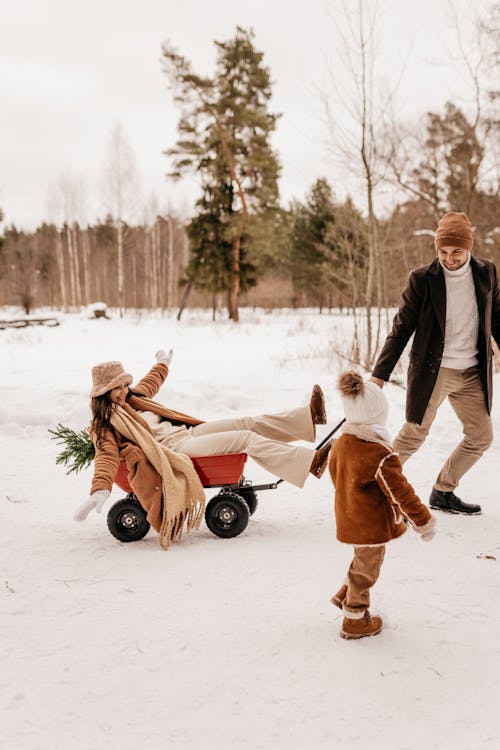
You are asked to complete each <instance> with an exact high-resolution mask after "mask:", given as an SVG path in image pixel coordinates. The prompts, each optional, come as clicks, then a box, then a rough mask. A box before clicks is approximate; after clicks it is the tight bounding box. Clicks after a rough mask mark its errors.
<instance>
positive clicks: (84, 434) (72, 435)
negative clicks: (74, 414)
mask: <svg viewBox="0 0 500 750" xmlns="http://www.w3.org/2000/svg"><path fill="white" fill-rule="evenodd" d="M49 432H50V433H51V435H52V440H55V441H56V443H58V444H63V445H64V446H65V448H64V449H63V450H62V451H61V452H60V453H59V455H58V456H57V458H56V464H62V465H63V466H68V467H69V468H68V471H67V472H66V474H71V472H73V471H74V472H75V474H77V473H78V472H79V471H81V470H82V469H86V468H87V467H88V466H90V464H91V463H92V461H93V460H94V455H95V448H94V444H93V443H92V440H91V439H90V436H89V431H88V429H87V428H86V427H85V428H84V429H83V430H80V432H75V431H74V430H71V429H70V428H69V427H65V426H64V425H62V424H58V425H57V428H56V429H55V430H49Z"/></svg>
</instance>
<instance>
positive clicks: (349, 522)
mask: <svg viewBox="0 0 500 750" xmlns="http://www.w3.org/2000/svg"><path fill="white" fill-rule="evenodd" d="M338 387H339V390H340V393H341V397H342V403H343V407H344V412H345V417H346V422H345V424H344V427H343V434H342V435H341V437H340V438H339V439H338V440H337V441H336V443H335V444H334V446H333V448H332V450H331V453H330V458H329V468H330V474H331V477H332V480H333V484H334V485H335V517H336V522H337V539H338V540H339V541H341V542H345V543H347V544H352V545H354V557H353V560H352V562H351V565H350V567H349V570H348V572H347V579H346V583H345V584H344V585H343V586H342V587H341V588H340V590H339V591H338V592H337V594H335V596H333V597H332V600H331V601H332V603H333V604H335V605H336V606H337V607H339V608H341V609H343V611H344V621H343V624H342V630H341V633H340V635H341V636H342V637H343V638H363V637H365V636H369V635H376V634H377V633H379V632H380V631H381V630H382V626H383V623H382V619H381V618H380V617H371V616H370V612H369V606H370V588H371V587H372V586H373V585H374V584H375V582H376V581H377V579H378V577H379V573H380V568H381V566H382V562H383V560H384V554H385V545H386V542H389V541H391V540H392V539H396V538H397V537H399V536H401V535H402V534H404V533H405V531H406V524H407V523H409V524H410V525H411V526H413V528H414V529H415V531H417V532H418V533H419V534H421V535H422V539H424V540H425V541H428V540H430V539H432V537H433V536H434V526H435V523H436V522H435V519H434V517H433V516H432V514H431V513H430V512H429V510H428V508H427V507H426V506H425V505H423V503H422V502H421V501H420V499H419V498H418V497H417V495H416V494H415V492H414V490H413V487H412V486H411V485H410V484H409V482H408V481H407V479H406V478H405V477H404V475H403V471H402V468H401V462H400V460H399V457H398V454H397V453H395V452H394V450H393V449H392V446H391V443H390V436H389V434H388V432H387V430H386V427H385V424H386V421H387V413H388V402H387V399H386V397H385V395H384V393H383V392H382V390H381V388H379V387H378V386H377V385H376V384H375V383H372V382H364V381H363V379H362V377H361V375H359V374H358V373H356V372H345V373H343V374H342V375H341V376H340V378H339V381H338Z"/></svg>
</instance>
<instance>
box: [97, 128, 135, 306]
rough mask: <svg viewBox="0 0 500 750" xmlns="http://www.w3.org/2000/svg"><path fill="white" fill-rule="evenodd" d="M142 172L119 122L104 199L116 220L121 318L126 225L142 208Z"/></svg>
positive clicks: (108, 157) (111, 144)
mask: <svg viewBox="0 0 500 750" xmlns="http://www.w3.org/2000/svg"><path fill="white" fill-rule="evenodd" d="M138 182H139V180H138V172H137V167H136V158H135V154H134V151H133V149H132V146H131V144H130V142H129V140H128V138H127V136H126V134H125V131H124V129H123V126H122V124H121V123H120V122H117V123H115V125H114V127H113V129H112V131H111V133H110V135H109V138H108V141H107V145H106V160H105V164H104V200H105V204H106V207H107V210H108V211H109V213H110V215H111V216H112V218H113V221H114V226H115V230H116V243H117V257H118V262H117V289H118V307H119V310H120V316H122V315H123V309H124V306H125V292H124V284H125V279H124V263H123V254H124V236H125V222H126V221H131V220H132V219H133V216H134V213H135V211H136V210H137V208H138V200H139V197H138V193H139V190H138Z"/></svg>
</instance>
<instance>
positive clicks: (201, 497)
mask: <svg viewBox="0 0 500 750" xmlns="http://www.w3.org/2000/svg"><path fill="white" fill-rule="evenodd" d="M141 422H142V419H141V420H140V421H139V420H138V419H135V418H134V415H133V414H129V413H128V412H127V410H125V409H122V408H121V407H117V408H116V409H115V411H114V412H113V414H112V417H111V424H112V425H113V427H115V429H117V430H118V432H120V433H121V434H122V435H124V437H126V438H127V439H129V440H132V441H133V442H134V443H135V444H136V445H137V446H138V447H139V448H140V449H141V450H142V451H143V452H144V454H145V456H146V458H147V459H148V460H149V461H150V463H151V464H152V465H153V466H154V468H155V469H156V471H157V472H158V473H159V474H160V476H161V478H162V501H161V508H160V515H161V520H160V531H159V533H158V542H159V544H160V546H161V548H162V549H164V550H167V549H168V548H169V546H170V543H171V542H175V541H177V540H179V539H180V538H181V536H182V532H183V529H184V526H185V527H186V531H187V532H189V531H191V530H193V529H195V530H196V529H198V528H199V526H200V524H201V521H202V519H203V516H204V511H205V493H204V491H203V486H202V484H201V481H200V478H199V476H198V475H197V473H196V470H195V468H194V466H193V463H192V461H191V459H190V458H188V456H185V455H183V454H182V453H175V452H173V451H170V450H169V449H168V448H166V447H165V446H163V445H160V443H158V442H157V441H156V440H155V438H154V437H153V434H152V433H151V432H150V431H148V430H149V426H148V425H146V428H148V429H145V427H143V425H142V424H141ZM175 472H177V475H180V477H182V481H178V482H177V483H176V482H175ZM139 500H140V498H139ZM169 500H170V502H169ZM179 505H180V506H181V507H179Z"/></svg>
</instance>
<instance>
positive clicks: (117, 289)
mask: <svg viewBox="0 0 500 750" xmlns="http://www.w3.org/2000/svg"><path fill="white" fill-rule="evenodd" d="M499 8H500V6H499V4H498V3H493V5H492V7H491V14H490V16H489V17H487V18H485V19H483V20H482V21H481V22H480V30H481V32H482V34H483V37H482V38H483V39H484V40H485V41H484V44H483V46H482V48H481V52H482V60H483V63H484V60H486V61H487V65H488V73H489V75H488V76H486V78H481V76H480V75H479V73H478V72H477V71H478V70H479V68H478V69H474V71H473V72H474V75H471V85H472V89H473V91H474V96H475V98H474V102H475V104H474V106H472V107H471V108H469V109H468V110H467V111H465V109H464V108H462V107H460V106H459V105H458V104H457V103H456V102H451V101H448V102H445V103H443V108H442V110H440V111H433V112H428V113H427V114H426V115H425V116H424V117H421V118H418V121H415V122H414V123H408V122H406V123H405V124H404V126H402V125H401V124H400V123H397V122H396V121H395V120H394V118H393V119H389V120H388V119H387V118H384V117H382V116H381V115H380V116H379V115H378V114H377V112H376V111H375V109H373V107H372V104H371V102H372V101H373V100H374V93H375V92H374V91H373V90H368V89H366V88H364V86H365V85H367V84H366V81H368V80H370V81H372V80H373V75H370V76H367V75H366V73H367V71H368V70H372V68H373V64H374V61H373V60H371V59H370V47H369V41H370V39H371V37H372V34H371V31H372V30H371V29H369V28H367V29H366V30H365V31H363V26H362V25H359V29H360V31H359V36H358V38H357V39H354V42H352V44H353V45H354V46H353V48H352V49H350V50H347V51H346V54H347V52H348V53H349V54H352V56H353V58H352V59H351V70H354V71H356V72H357V74H358V75H357V76H356V78H355V80H353V89H352V93H353V97H355V101H356V104H357V105H359V106H357V108H356V112H357V120H355V121H354V122H353V123H352V132H351V133H350V136H349V138H347V139H346V140H345V141H344V142H343V143H342V141H341V140H339V139H337V140H334V142H333V146H332V147H335V148H337V149H340V151H341V152H342V153H341V155H342V156H343V158H344V160H345V161H346V162H347V163H348V164H349V167H350V168H351V169H352V171H353V173H354V174H355V175H356V176H357V177H359V182H360V184H361V185H362V189H361V200H359V195H358V196H357V201H356V204H355V203H354V201H353V200H352V199H351V198H349V197H347V198H346V197H342V198H340V197H339V196H341V195H344V191H343V190H342V189H341V188H342V187H343V185H342V184H341V182H340V177H339V184H338V185H337V184H336V182H335V178H334V177H331V176H330V179H329V180H327V179H326V178H325V177H323V176H318V179H317V180H316V181H315V182H314V184H312V185H311V186H310V189H309V192H308V193H307V195H306V197H305V198H304V200H302V201H300V200H295V201H293V202H292V203H291V204H290V205H288V206H283V205H282V204H281V202H280V197H279V190H278V184H279V177H280V170H281V165H280V158H279V154H278V153H276V152H275V150H274V149H273V147H272V135H273V133H274V131H275V129H276V126H277V122H278V120H279V117H280V114H279V113H273V112H272V111H270V102H271V74H270V71H269V69H268V68H267V67H266V66H265V65H264V55H263V53H262V52H260V51H258V50H257V49H256V47H255V39H254V34H253V32H252V31H251V30H246V29H242V28H237V30H236V33H235V35H234V37H233V38H231V39H229V40H227V41H225V42H215V46H216V51H217V62H216V69H215V72H214V75H213V76H212V77H211V78H207V77H201V76H198V75H197V74H196V72H195V71H193V69H192V67H191V63H190V62H189V61H188V60H187V59H186V58H184V57H183V56H182V55H181V54H180V53H179V52H177V50H176V49H175V47H174V46H173V45H172V44H171V42H169V41H168V42H165V43H164V45H163V48H162V63H163V69H164V73H165V75H166V77H167V80H168V83H169V87H170V89H171V91H172V93H173V96H174V100H175V102H176V104H177V105H178V107H179V109H180V119H179V123H178V140H177V143H176V144H175V145H173V146H170V147H169V148H168V149H167V150H166V152H165V154H166V156H167V158H168V163H169V165H170V172H169V177H170V178H171V179H174V180H175V179H180V178H181V177H182V176H183V175H184V174H185V173H187V172H191V173H194V174H195V176H196V178H197V180H198V182H199V187H200V193H199V198H198V200H197V202H196V205H195V210H194V214H193V216H192V217H191V218H190V219H189V220H188V221H183V220H181V219H180V218H179V217H178V216H175V215H169V214H168V213H167V214H165V215H157V216H156V217H155V218H153V219H152V220H149V221H144V222H143V223H137V222H136V223H131V222H128V221H127V220H126V219H125V218H124V216H125V212H124V210H123V203H124V194H125V192H126V187H127V175H128V173H129V164H128V162H127V152H126V149H125V148H121V149H120V148H114V149H113V153H115V154H118V156H117V157H116V161H115V163H114V164H113V165H112V169H111V171H110V175H111V178H112V179H110V185H111V187H112V190H113V193H114V199H115V200H114V210H113V211H112V212H110V213H109V215H108V216H107V217H106V218H105V219H104V220H102V221H96V222H93V223H92V224H82V222H78V221H77V220H76V218H75V217H71V216H69V215H67V216H66V217H65V220H64V221H63V222H61V223H60V224H57V225H56V224H52V223H43V224H42V225H41V226H39V227H38V228H37V229H36V230H35V231H31V232H27V231H23V230H21V229H18V228H16V227H15V226H12V225H10V226H6V227H5V228H4V229H3V232H2V235H1V237H0V305H21V306H22V307H23V308H24V309H25V311H26V312H29V311H31V310H33V309H34V308H36V307H40V306H50V307H52V308H61V309H75V308H79V307H81V306H83V305H88V304H90V303H92V302H95V301H97V300H99V301H104V302H105V303H106V304H107V305H109V306H112V307H116V308H119V309H120V310H123V309H126V308H146V309H153V308H159V309H166V308H172V307H178V308H180V311H182V309H183V308H184V307H185V306H186V305H187V304H189V305H204V306H211V307H212V308H213V310H214V313H215V311H216V310H217V309H220V308H224V307H225V308H227V310H228V313H229V316H230V317H231V318H232V319H233V320H235V321H237V320H238V307H239V305H242V304H243V305H244V304H251V305H263V306H265V307H267V308H272V307H275V306H295V307H298V306H308V307H309V306H315V307H318V308H319V309H320V310H323V309H328V308H333V307H341V308H344V309H351V310H352V312H353V314H355V311H356V309H358V308H360V307H364V308H365V310H366V311H367V314H366V321H367V324H368V329H369V330H368V339H369V341H371V339H372V332H371V330H370V326H371V324H372V323H371V321H372V315H371V313H370V310H372V309H376V310H380V309H382V308H386V307H388V306H391V305H394V304H395V303H396V302H397V300H398V298H399V295H400V291H401V288H402V286H403V284H404V281H405V279H406V276H407V274H408V271H409V270H410V269H411V268H414V267H416V266H418V265H422V264H424V263H427V262H429V261H430V260H431V258H432V257H433V253H434V251H433V230H434V228H435V226H436V224H437V221H438V219H439V217H440V216H441V215H442V214H443V213H445V212H446V211H449V210H453V211H464V212H465V213H467V214H468V216H469V217H470V219H471V221H472V224H473V226H474V229H475V249H474V252H475V253H476V254H477V255H479V256H482V257H488V258H491V259H492V260H494V261H495V262H499V261H500V218H499V217H500V197H499V187H500V163H499V154H500V92H499V90H498V85H497V84H496V83H495V81H498V77H496V78H495V76H494V75H493V72H494V71H496V72H497V73H498V70H499V66H500V52H499V42H498V34H497V24H498V16H499V12H500V11H499ZM358 11H359V12H363V3H360V4H359V6H358ZM364 35H366V37H365V36H364ZM356 45H357V49H356ZM356 51H358V52H359V51H362V54H361V55H359V56H358V58H356V56H355V53H356ZM373 54H374V53H373ZM471 54H473V53H471ZM464 55H465V53H464ZM356 60H357V62H356ZM470 60H471V58H469V57H465V62H468V63H470ZM356 65H357V66H358V68H356ZM372 72H373V71H372ZM359 82H361V83H362V85H361V86H360V85H359ZM370 85H371V84H370ZM377 101H378V100H377ZM380 106H384V107H385V112H387V111H389V109H390V107H388V105H387V103H385V104H384V103H383V102H382V99H380ZM120 139H121V140H120ZM332 139H334V136H333V135H332ZM115 141H116V142H115V144H114V145H115V146H119V145H120V144H122V145H123V134H121V133H120V132H118V133H116V139H115ZM384 195H385V196H391V199H390V200H388V199H387V198H386V199H385V200H384ZM360 205H362V206H363V210H361V209H360V207H359V206H360ZM382 205H383V206H384V208H383V209H382V208H380V206H382ZM377 335H378V334H377ZM374 348H375V344H374V346H373V347H372V346H371V344H370V345H369V349H368V351H367V353H366V357H365V359H366V361H367V362H368V361H369V360H370V359H371V358H372V356H373V351H374Z"/></svg>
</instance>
